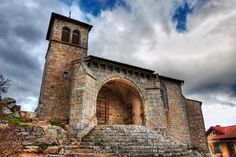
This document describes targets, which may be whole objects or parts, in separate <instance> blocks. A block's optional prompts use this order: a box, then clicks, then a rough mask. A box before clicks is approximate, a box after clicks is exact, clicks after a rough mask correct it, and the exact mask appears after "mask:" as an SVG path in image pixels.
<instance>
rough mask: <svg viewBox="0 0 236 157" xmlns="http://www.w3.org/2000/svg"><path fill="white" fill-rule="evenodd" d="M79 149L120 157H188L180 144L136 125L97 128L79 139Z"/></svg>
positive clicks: (186, 151)
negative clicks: (113, 154)
mask: <svg viewBox="0 0 236 157" xmlns="http://www.w3.org/2000/svg"><path fill="white" fill-rule="evenodd" d="M80 148H81V149H95V150H97V151H98V152H104V153H115V154H118V155H119V156H122V157H131V156H132V157H136V156H137V157H149V156H150V157H152V156H157V157H170V156H172V157H187V156H188V157H189V156H191V155H190V151H189V150H188V149H187V146H186V145H184V144H177V142H176V141H175V140H174V139H172V138H169V137H164V136H162V135H161V134H158V133H157V132H155V131H154V130H152V129H149V128H147V127H145V126H137V125H99V126H96V127H95V128H94V129H93V130H92V131H91V132H90V133H89V134H87V135H86V136H85V137H83V139H82V141H81V143H80Z"/></svg>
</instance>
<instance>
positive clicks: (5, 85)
mask: <svg viewBox="0 0 236 157" xmlns="http://www.w3.org/2000/svg"><path fill="white" fill-rule="evenodd" d="M10 82H11V80H9V79H8V78H7V79H5V78H4V76H3V74H2V73H0V100H1V95H2V93H7V91H8V89H9V86H10V85H11V84H10Z"/></svg>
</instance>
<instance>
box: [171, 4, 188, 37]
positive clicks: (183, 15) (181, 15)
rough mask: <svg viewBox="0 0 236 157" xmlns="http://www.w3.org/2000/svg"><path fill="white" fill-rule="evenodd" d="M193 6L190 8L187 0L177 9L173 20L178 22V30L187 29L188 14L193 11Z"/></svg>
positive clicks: (184, 30) (182, 31)
mask: <svg viewBox="0 0 236 157" xmlns="http://www.w3.org/2000/svg"><path fill="white" fill-rule="evenodd" d="M192 10H193V8H190V6H189V5H188V3H187V2H184V3H183V4H182V5H181V6H179V7H177V8H176V9H175V12H174V15H173V16H172V21H173V22H174V23H176V30H177V31H178V32H180V33H184V32H186V31H187V26H186V23H187V16H188V14H191V13H192Z"/></svg>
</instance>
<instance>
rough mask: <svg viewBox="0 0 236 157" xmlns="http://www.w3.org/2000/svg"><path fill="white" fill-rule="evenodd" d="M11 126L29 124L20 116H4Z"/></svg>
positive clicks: (25, 125)
mask: <svg viewBox="0 0 236 157" xmlns="http://www.w3.org/2000/svg"><path fill="white" fill-rule="evenodd" d="M4 119H5V120H7V122H8V123H9V124H10V125H11V126H15V127H30V125H29V124H28V123H27V121H25V120H24V119H22V118H18V117H14V116H13V115H8V116H5V118H4Z"/></svg>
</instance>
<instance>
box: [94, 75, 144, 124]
mask: <svg viewBox="0 0 236 157" xmlns="http://www.w3.org/2000/svg"><path fill="white" fill-rule="evenodd" d="M96 116H97V120H98V125H102V124H108V125H112V124H114V125H125V124H126V125H130V124H135V125H143V107H142V100H141V97H140V94H139V91H138V90H137V89H136V88H135V87H134V86H133V85H132V84H131V83H129V82H128V81H124V80H118V79H117V80H111V81H108V82H107V83H105V84H104V85H103V86H102V87H101V89H100V91H99V93H98V96H97V110H96Z"/></svg>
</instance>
